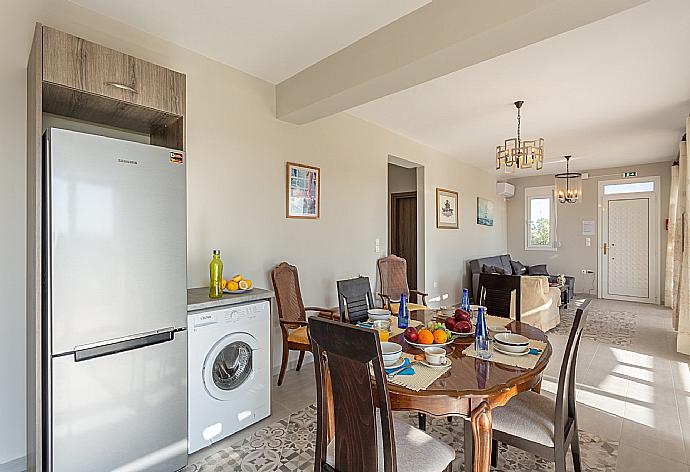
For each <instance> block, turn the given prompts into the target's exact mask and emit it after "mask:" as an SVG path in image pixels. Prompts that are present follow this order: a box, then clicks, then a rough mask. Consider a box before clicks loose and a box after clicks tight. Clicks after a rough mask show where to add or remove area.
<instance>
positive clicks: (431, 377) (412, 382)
mask: <svg viewBox="0 0 690 472" xmlns="http://www.w3.org/2000/svg"><path fill="white" fill-rule="evenodd" d="M403 357H407V358H408V359H410V361H411V362H412V361H414V356H413V355H412V354H407V353H403ZM450 366H451V364H450V363H449V364H448V365H446V366H444V367H427V366H425V365H423V364H415V365H413V366H412V368H413V369H414V374H413V375H396V376H395V377H393V378H392V379H390V380H389V381H388V382H389V383H392V384H395V385H400V386H401V387H405V388H408V389H410V390H414V391H415V392H419V391H420V390H425V389H426V388H427V387H428V386H429V385H431V384H432V383H434V382H435V381H436V379H438V378H439V377H440V376H442V375H443V374H445V373H446V372H447V371H448V369H450Z"/></svg>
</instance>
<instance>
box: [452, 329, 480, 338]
mask: <svg viewBox="0 0 690 472" xmlns="http://www.w3.org/2000/svg"><path fill="white" fill-rule="evenodd" d="M450 334H452V335H453V336H458V337H460V338H467V337H470V336H474V332H473V331H470V332H469V333H460V332H458V331H451V332H450Z"/></svg>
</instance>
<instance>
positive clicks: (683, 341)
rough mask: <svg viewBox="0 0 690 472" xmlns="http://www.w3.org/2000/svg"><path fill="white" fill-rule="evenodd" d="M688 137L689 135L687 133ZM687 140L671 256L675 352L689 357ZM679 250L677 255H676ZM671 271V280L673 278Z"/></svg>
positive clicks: (689, 170)
mask: <svg viewBox="0 0 690 472" xmlns="http://www.w3.org/2000/svg"><path fill="white" fill-rule="evenodd" d="M686 130H688V131H690V118H688V119H687V121H686ZM688 134H690V133H688ZM687 144H688V143H687V141H685V142H682V143H681V153H680V160H679V169H678V202H677V205H676V233H675V234H676V241H675V246H674V255H678V256H679V257H678V258H677V259H674V262H676V261H679V264H678V265H676V266H675V267H676V269H677V272H678V274H677V276H678V285H674V288H675V289H676V295H675V297H674V303H675V307H674V309H673V316H674V321H675V320H677V324H678V344H677V347H678V352H680V353H683V354H690V238H689V237H688V235H689V234H688V216H687V212H688V209H690V201H688V200H689V197H690V192H688V187H689V186H690V167H689V166H688V147H687ZM679 251H680V254H678V253H679ZM676 269H674V279H675V275H676Z"/></svg>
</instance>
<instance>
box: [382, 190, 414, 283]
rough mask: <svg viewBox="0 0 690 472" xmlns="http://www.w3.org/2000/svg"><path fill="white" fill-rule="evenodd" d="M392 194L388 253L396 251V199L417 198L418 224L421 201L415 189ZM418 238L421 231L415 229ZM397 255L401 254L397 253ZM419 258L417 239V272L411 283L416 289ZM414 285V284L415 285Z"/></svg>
mask: <svg viewBox="0 0 690 472" xmlns="http://www.w3.org/2000/svg"><path fill="white" fill-rule="evenodd" d="M390 195H391V200H390V209H391V212H390V216H389V218H390V235H389V239H390V249H389V251H388V253H389V254H394V252H393V246H394V244H393V238H394V237H395V234H396V229H397V223H396V222H397V221H398V218H397V210H396V208H395V202H396V200H399V199H403V198H414V199H415V205H416V208H415V217H416V218H417V221H416V223H417V224H419V218H418V212H419V202H418V201H417V191H416V190H413V191H410V192H396V193H391V194H390ZM418 239H419V231H418V230H417V231H415V240H418ZM395 255H396V256H400V254H395ZM418 259H419V241H417V245H416V247H415V268H414V269H415V270H414V272H415V274H414V276H415V280H414V282H415V283H414V284H411V285H410V287H411V288H415V289H416V287H417V285H419V280H418V279H419V270H418V267H419V261H418ZM408 283H409V280H408ZM412 285H414V287H413V286H412Z"/></svg>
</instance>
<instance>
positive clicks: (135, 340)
mask: <svg viewBox="0 0 690 472" xmlns="http://www.w3.org/2000/svg"><path fill="white" fill-rule="evenodd" d="M177 331H180V330H179V329H174V328H169V329H164V330H160V331H154V332H152V333H147V334H144V335H141V336H136V337H130V338H122V339H120V340H117V341H113V342H108V343H102V344H97V345H96V344H91V345H88V346H80V347H77V348H76V349H75V350H74V361H75V362H82V361H88V360H89V359H95V358H97V357H103V356H109V355H111V354H117V353H118V352H125V351H131V350H133V349H141V348H144V347H148V346H153V345H154V344H161V343H165V342H168V341H172V340H174V339H175V332H177Z"/></svg>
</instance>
